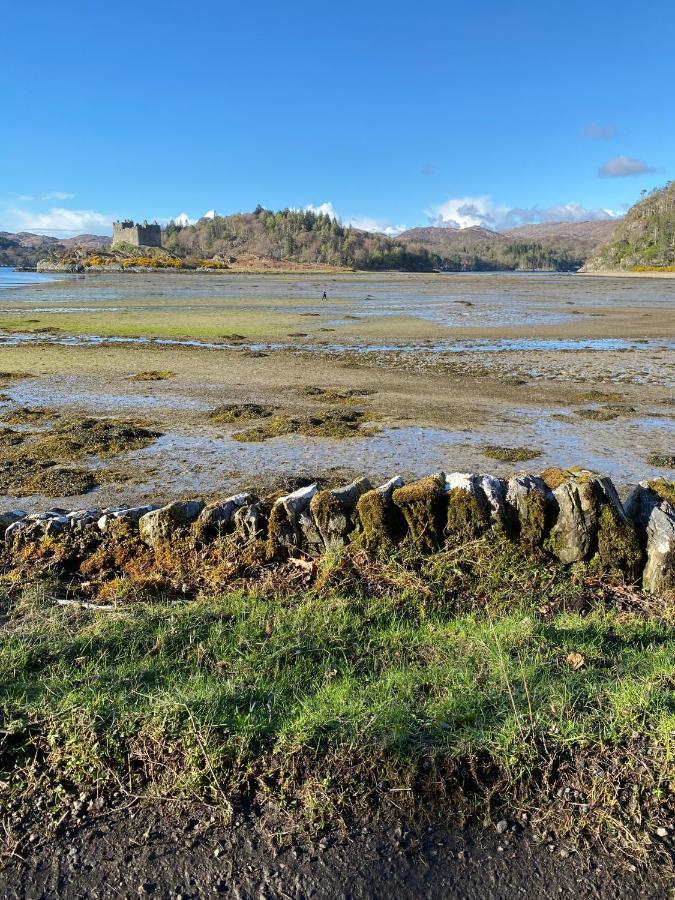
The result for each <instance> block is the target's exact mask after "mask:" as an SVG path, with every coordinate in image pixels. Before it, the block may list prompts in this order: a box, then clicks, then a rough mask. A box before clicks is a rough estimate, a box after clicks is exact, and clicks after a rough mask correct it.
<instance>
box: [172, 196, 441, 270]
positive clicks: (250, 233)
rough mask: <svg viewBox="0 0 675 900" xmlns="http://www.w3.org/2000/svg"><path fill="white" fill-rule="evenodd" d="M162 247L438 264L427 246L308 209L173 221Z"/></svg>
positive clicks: (387, 265)
mask: <svg viewBox="0 0 675 900" xmlns="http://www.w3.org/2000/svg"><path fill="white" fill-rule="evenodd" d="M162 243H163V245H164V246H165V247H166V248H167V250H170V251H172V252H173V253H176V254H177V255H178V256H181V257H186V256H196V257H199V258H201V259H212V258H213V257H220V258H221V259H223V261H225V262H227V260H228V258H230V257H237V256H238V255H240V254H244V253H246V254H249V253H252V254H255V255H257V256H261V257H267V258H270V259H283V260H293V261H296V262H302V263H321V264H323V265H331V266H348V267H353V268H356V269H407V270H409V271H429V270H431V269H433V268H434V267H435V266H436V265H437V259H436V257H435V256H434V254H432V253H430V252H429V251H428V250H427V249H425V248H415V249H409V248H408V247H407V246H406V245H405V244H402V243H400V242H398V241H396V240H394V239H392V238H388V237H386V236H384V235H382V234H373V233H371V232H368V231H359V230H358V229H356V228H350V227H345V226H344V225H342V224H341V223H340V222H339V221H338V220H337V219H332V218H331V217H330V216H327V215H325V214H323V213H314V212H311V211H309V210H296V209H283V210H279V211H278V212H272V211H271V210H268V209H263V207H261V206H259V207H258V208H257V209H256V210H255V211H254V212H252V213H238V214H235V215H232V216H215V217H214V218H211V219H200V220H199V222H197V223H196V224H195V225H187V226H180V225H176V224H174V223H170V224H169V225H168V226H167V228H166V230H165V231H164V235H163V239H162Z"/></svg>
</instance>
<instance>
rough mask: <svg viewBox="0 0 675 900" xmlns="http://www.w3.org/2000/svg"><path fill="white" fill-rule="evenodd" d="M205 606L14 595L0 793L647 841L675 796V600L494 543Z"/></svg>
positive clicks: (8, 611)
mask: <svg viewBox="0 0 675 900" xmlns="http://www.w3.org/2000/svg"><path fill="white" fill-rule="evenodd" d="M405 552H406V551H405V549H403V550H399V551H398V553H397V555H395V556H392V557H390V558H388V559H386V560H384V561H374V560H372V559H370V558H368V557H366V556H365V554H363V553H361V552H359V551H357V550H356V549H353V550H351V551H350V552H349V553H344V554H342V555H337V556H333V557H330V558H328V559H326V560H325V561H324V562H323V563H322V566H321V568H320V569H319V570H318V572H316V573H315V574H313V575H311V576H310V575H309V574H308V569H309V568H311V567H310V566H309V564H308V565H307V566H306V567H303V566H300V567H298V568H295V567H294V566H293V565H292V564H289V568H288V570H287V576H286V580H285V581H284V582H283V583H282V582H280V581H279V580H278V579H276V580H274V579H272V580H265V579H264V578H262V579H260V581H259V583H258V586H257V587H247V588H242V589H237V590H234V589H233V590H230V591H228V592H226V593H223V594H221V595H219V596H204V597H202V598H200V599H197V600H195V601H192V602H189V603H181V602H175V601H171V600H169V599H168V598H167V599H165V600H161V599H155V600H154V601H150V600H148V599H147V598H144V597H143V595H142V594H141V595H138V596H137V597H136V601H135V602H133V603H130V604H129V605H126V606H119V607H112V608H109V609H107V610H104V611H91V610H86V609H82V608H80V607H76V606H66V607H63V606H58V605H55V603H54V599H55V597H54V596H52V594H51V593H50V588H49V586H48V585H46V584H45V583H40V584H34V585H32V586H30V587H28V588H26V589H24V590H23V591H22V592H19V591H17V590H16V589H14V590H9V589H6V593H5V595H4V597H3V600H2V615H3V620H2V626H1V628H0V704H1V708H2V710H3V724H2V732H1V741H0V803H5V802H7V801H8V799H9V798H14V799H15V798H16V797H17V795H20V796H30V794H31V792H33V791H36V790H38V789H39V788H40V787H42V788H44V786H45V785H49V791H50V794H51V796H52V797H54V798H58V796H59V792H61V793H63V792H66V793H67V792H68V791H71V792H72V791H78V790H80V789H81V788H82V787H84V786H87V787H91V786H92V785H94V786H95V787H96V789H97V790H99V791H105V790H106V789H107V788H108V787H110V788H115V789H118V790H125V791H129V792H135V793H143V792H144V793H149V794H152V795H156V796H163V797H167V796H172V797H186V796H187V797H192V798H194V797H199V798H201V799H205V800H207V801H208V802H211V803H213V804H215V805H219V806H220V807H221V808H226V807H229V804H230V803H233V802H236V801H237V800H238V799H240V798H242V797H244V796H246V797H248V798H250V797H253V798H255V800H256V802H259V803H262V804H264V803H265V801H266V800H268V799H270V798H274V800H275V802H276V801H280V802H282V803H283V804H284V805H285V806H286V807H287V808H288V809H289V810H293V811H295V812H296V813H297V814H301V816H302V817H303V818H305V819H309V820H310V821H313V822H318V823H323V822H325V821H327V820H328V819H332V818H333V817H335V816H341V815H353V814H356V813H363V811H364V810H366V809H368V808H370V807H371V806H372V804H373V803H389V804H394V805H395V806H396V807H397V809H399V810H400V811H402V812H403V813H406V812H408V813H410V815H411V816H412V815H415V816H418V815H425V814H429V815H431V814H433V815H438V814H439V813H441V814H445V815H447V816H448V817H449V818H454V819H458V818H463V817H464V816H466V815H472V814H476V813H479V814H480V815H483V816H485V815H487V816H489V815H491V814H494V813H496V812H497V811H498V810H500V809H501V808H504V807H505V806H507V807H509V808H518V809H520V810H526V811H527V812H528V813H529V814H530V816H531V817H532V819H533V821H539V822H541V823H544V826H545V827H546V828H551V829H553V830H554V831H556V833H559V834H574V835H575V836H576V837H577V838H582V839H583V838H588V839H593V838H597V837H598V836H599V835H602V838H603V840H604V841H606V842H609V843H611V844H615V845H616V846H617V847H618V848H619V849H621V850H622V851H623V852H630V853H633V854H640V853H642V852H646V849H647V847H648V845H649V843H650V841H651V840H652V838H651V835H652V834H654V833H655V832H656V828H657V827H658V826H659V825H660V824H661V823H662V822H663V821H664V820H665V819H666V818H667V816H668V815H669V810H670V809H671V808H672V806H671V805H672V791H673V784H674V780H675V770H674V767H673V758H672V746H673V744H672V742H673V735H674V733H675V703H674V701H673V677H674V673H675V634H674V632H673V628H672V624H673V609H672V604H671V605H669V604H668V603H667V602H666V601H663V602H661V601H655V600H652V601H649V602H650V603H652V604H653V605H652V606H647V605H646V603H647V601H646V600H645V598H643V597H642V596H641V595H640V594H637V593H635V592H634V591H632V589H629V588H627V587H625V586H623V585H618V584H612V583H610V582H606V581H603V579H601V578H599V577H597V576H591V575H590V574H589V573H588V572H587V571H586V570H583V569H578V570H576V573H575V576H574V577H572V578H570V577H569V572H564V571H563V570H562V569H561V568H560V567H557V566H554V565H552V564H549V563H544V562H542V561H540V560H533V559H529V558H527V557H525V556H524V555H522V554H521V553H520V552H519V551H518V550H515V549H514V548H513V547H509V546H507V545H506V544H502V543H500V542H497V543H492V542H488V541H486V540H485V539H480V540H478V541H475V542H473V543H472V544H470V545H467V546H466V547H464V548H455V549H453V550H452V551H446V552H444V553H441V554H438V555H436V556H435V557H433V558H431V559H428V560H426V561H421V560H412V559H410V558H405Z"/></svg>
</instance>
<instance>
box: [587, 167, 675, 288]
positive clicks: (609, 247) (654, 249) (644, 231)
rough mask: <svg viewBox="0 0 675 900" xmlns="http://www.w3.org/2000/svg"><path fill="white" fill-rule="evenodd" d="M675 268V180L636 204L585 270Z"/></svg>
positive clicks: (608, 270) (592, 257)
mask: <svg viewBox="0 0 675 900" xmlns="http://www.w3.org/2000/svg"><path fill="white" fill-rule="evenodd" d="M674 267H675V181H669V182H668V184H666V185H665V186H664V187H662V188H656V189H655V190H653V191H652V192H651V193H650V194H647V196H646V197H644V198H643V199H642V200H640V201H639V202H638V203H636V204H635V205H634V206H631V208H630V209H629V210H628V212H627V213H626V216H625V218H624V219H623V220H622V221H621V222H619V223H618V224H617V226H616V227H615V228H614V230H613V231H612V234H611V235H610V236H609V239H608V241H607V242H606V243H605V244H603V245H602V246H601V247H600V249H599V250H597V252H596V253H594V254H593V255H592V256H591V258H590V259H589V260H588V261H587V263H586V265H585V266H584V271H586V272H610V271H631V270H635V269H640V268H647V269H657V270H658V269H667V268H674Z"/></svg>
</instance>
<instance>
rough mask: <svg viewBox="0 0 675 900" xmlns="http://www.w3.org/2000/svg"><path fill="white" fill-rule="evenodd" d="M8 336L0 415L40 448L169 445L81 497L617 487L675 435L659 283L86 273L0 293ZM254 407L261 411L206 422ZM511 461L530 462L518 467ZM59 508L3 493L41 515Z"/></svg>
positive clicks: (143, 452) (103, 467)
mask: <svg viewBox="0 0 675 900" xmlns="http://www.w3.org/2000/svg"><path fill="white" fill-rule="evenodd" d="M323 290H326V291H327V293H328V300H327V301H322V300H321V295H322V292H323ZM0 329H2V331H1V332H0V354H1V356H2V363H1V364H0V379H2V387H1V388H0V391H1V392H2V401H1V402H0V415H4V414H7V413H9V414H10V415H11V413H12V411H15V410H17V409H28V410H31V409H42V408H45V407H47V408H49V410H50V414H51V418H50V417H44V418H43V420H41V421H35V420H34V421H28V422H26V423H24V424H11V422H5V423H4V427H5V428H7V429H11V430H14V431H20V432H23V433H25V435H26V439H27V440H28V442H29V445H30V444H31V442H33V443H36V444H39V445H42V446H44V445H45V442H44V440H42V441H41V439H40V435H43V434H49V433H50V432H51V431H53V430H54V429H57V428H60V429H61V430H62V431H63V429H64V427H65V428H67V427H69V425H68V423H70V425H71V426H72V427H74V428H76V427H79V423H81V422H82V420H83V419H85V418H86V417H91V416H95V417H100V416H106V417H110V418H113V419H120V418H122V419H124V420H126V421H133V422H134V423H135V424H137V425H138V426H143V427H146V428H149V429H150V430H152V431H153V432H156V433H158V434H159V435H160V436H159V437H157V438H156V440H154V441H153V442H152V443H150V445H149V446H146V447H144V448H142V449H134V450H129V451H127V452H125V451H124V449H120V452H119V453H116V454H115V455H113V456H112V457H109V456H105V457H101V456H97V455H95V454H94V455H92V456H89V457H85V458H83V459H79V460H78V463H77V465H78V468H80V469H82V468H84V469H87V470H88V471H90V472H91V473H92V474H93V475H94V479H95V482H96V486H95V487H93V488H92V489H91V490H90V491H89V495H88V496H87V497H86V498H85V497H84V496H82V503H83V504H89V505H91V504H104V503H106V502H108V501H113V500H114V501H115V502H120V501H121V502H137V501H144V500H164V499H172V498H175V497H177V496H187V495H191V494H193V493H199V494H202V495H209V494H213V495H220V494H222V493H223V492H227V491H230V490H231V489H235V488H237V487H240V486H247V485H251V484H252V483H253V482H255V481H256V480H257V481H258V482H259V483H260V482H268V481H273V480H275V479H279V478H283V477H284V476H287V475H290V474H291V473H292V474H294V475H297V473H298V472H299V471H303V472H306V473H307V475H312V474H313V473H317V472H323V473H325V472H326V471H329V470H332V471H334V472H335V473H336V477H338V475H344V474H352V473H358V474H364V473H365V474H369V475H372V476H388V475H391V474H394V473H395V472H400V473H401V474H404V475H408V476H412V475H422V474H425V473H428V472H430V471H433V470H436V469H447V470H457V469H468V470H480V469H484V468H486V467H489V468H490V470H491V471H492V470H495V471H497V472H498V473H499V474H507V473H508V472H510V471H513V470H514V469H518V468H522V467H525V468H528V469H530V470H538V469H540V468H544V467H545V466H547V465H553V464H556V465H562V466H572V465H575V464H581V465H586V466H591V467H592V468H595V469H597V470H599V471H602V472H605V473H607V474H610V475H611V476H612V477H613V478H614V479H615V480H616V481H617V482H618V483H619V484H620V485H622V486H624V487H625V486H628V485H629V484H631V483H633V482H634V481H636V480H638V479H639V478H643V477H647V476H658V475H669V474H672V472H671V470H669V469H668V468H663V467H661V468H660V467H659V466H655V465H652V464H650V463H648V461H647V458H648V457H649V456H650V454H660V455H661V458H667V455H668V453H669V452H672V446H673V434H674V432H675V284H673V283H672V282H668V281H666V280H655V281H649V280H648V279H641V280H631V279H611V278H603V279H593V278H585V277H583V276H572V275H555V274H553V275H548V274H499V275H491V274H470V275H399V274H396V275H372V274H369V275H330V276H323V277H321V276H320V277H315V276H313V275H312V276H297V275H288V276H269V275H268V276H260V275H256V276H248V275H239V274H238V275H227V274H225V275H221V274H218V275H214V274H190V275H186V274H181V275H176V274H165V275H164V274H162V275H128V276H84V277H75V278H61V279H58V280H55V281H46V282H41V283H37V284H27V285H23V286H21V285H19V286H12V287H10V288H7V289H5V290H3V291H2V296H1V298H0ZM18 376H22V377H18ZM241 404H254V405H256V404H257V405H258V406H260V407H263V408H265V409H266V410H269V413H270V415H269V416H263V415H261V416H259V417H258V418H256V416H255V415H253V416H249V417H248V419H247V421H246V422H241V421H239V420H238V417H237V416H236V415H234V416H232V417H231V421H227V418H228V417H227V416H226V417H225V420H223V419H222V417H221V418H218V417H216V418H214V417H212V416H211V413H212V411H213V410H214V409H216V408H218V407H222V406H228V405H230V406H233V407H234V406H237V405H241ZM254 409H255V406H254ZM343 414H344V415H343ZM341 416H342V418H340V417H341ZM47 446H49V443H48V442H47ZM490 448H492V451H491V452H492V455H490ZM495 448H497V451H495ZM500 448H501V450H500ZM517 450H520V451H522V452H521V453H520V458H521V459H522V458H523V457H524V456H529V457H530V459H529V460H528V461H527V462H518V461H517V460H518V456H519V454H518V453H517V452H516V451H517ZM7 452H11V453H13V454H16V452H17V451H16V448H15V447H14V446H13V445H12V447H11V448H10V450H9V451H7ZM651 458H652V459H658V458H659V457H658V456H656V457H655V456H651ZM64 462H66V463H67V462H68V461H67V460H65V461H64V460H61V459H56V458H55V459H45V460H41V461H40V463H41V464H44V465H45V466H47V467H49V465H50V464H52V463H53V464H55V465H62V464H64ZM31 483H33V484H37V485H38V486H39V483H38V482H31ZM45 483H48V481H47V480H45ZM54 483H55V484H59V481H58V479H57V480H56V481H55V482H54ZM81 483H83V484H90V483H91V482H90V481H89V482H81ZM77 484H78V483H77V481H76V480H74V481H73V490H75V489H76V488H77ZM54 489H55V488H54V487H53V486H52V490H54ZM78 496H80V495H78V494H74V495H70V496H68V498H67V499H68V500H69V502H70V504H71V505H72V503H73V499H74V497H75V498H76V497H78ZM65 499H66V497H65V496H50V495H46V494H39V493H31V494H26V493H24V494H21V493H20V494H19V496H18V497H17V496H10V495H8V494H6V495H5V496H4V497H3V498H2V501H3V502H4V503H6V504H10V505H13V506H21V507H23V508H26V509H41V508H45V505H50V504H51V505H54V504H58V503H59V501H61V500H65Z"/></svg>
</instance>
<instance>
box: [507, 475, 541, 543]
mask: <svg viewBox="0 0 675 900" xmlns="http://www.w3.org/2000/svg"><path fill="white" fill-rule="evenodd" d="M547 496H550V492H549V490H548V488H547V486H546V484H545V483H544V482H543V481H542V479H541V478H536V477H534V476H532V475H526V474H521V475H514V476H513V477H512V478H510V479H509V482H508V485H507V491H506V505H507V511H508V519H509V530H510V531H511V533H513V534H515V536H516V537H518V538H519V539H520V540H521V541H522V542H523V543H524V544H526V545H527V546H529V547H538V546H540V545H541V543H542V542H543V540H544V537H545V535H546V525H547V517H548V512H549V509H548V507H549V502H548V500H547Z"/></svg>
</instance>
